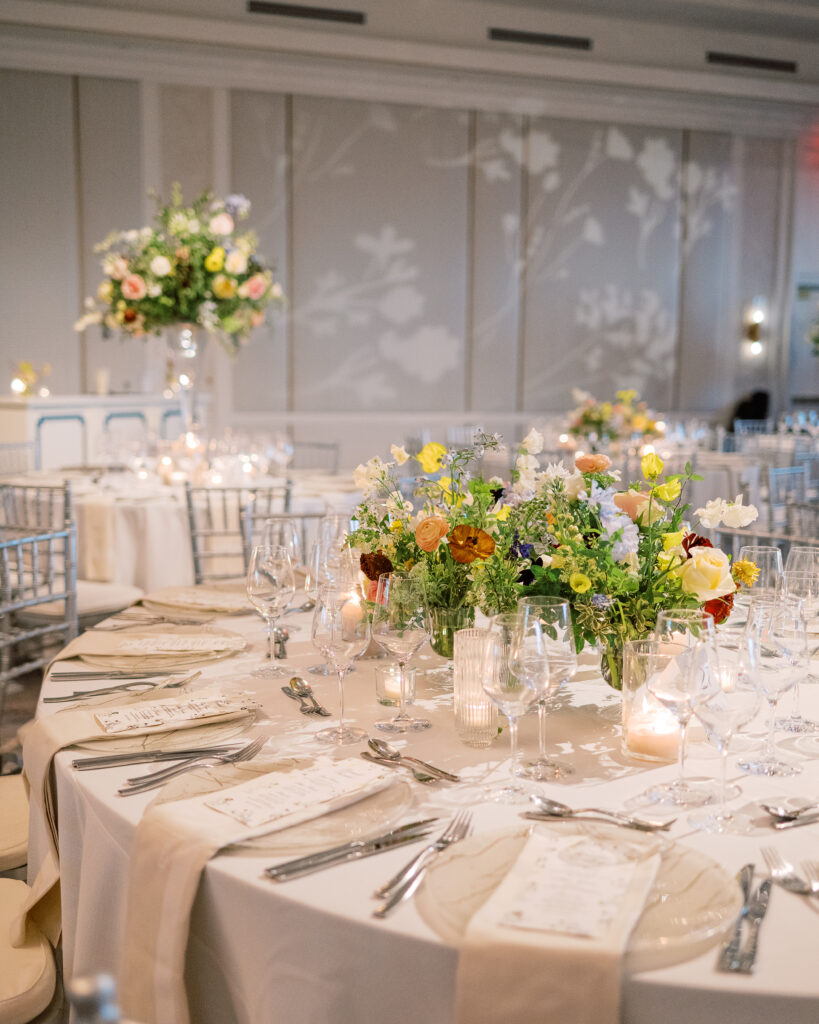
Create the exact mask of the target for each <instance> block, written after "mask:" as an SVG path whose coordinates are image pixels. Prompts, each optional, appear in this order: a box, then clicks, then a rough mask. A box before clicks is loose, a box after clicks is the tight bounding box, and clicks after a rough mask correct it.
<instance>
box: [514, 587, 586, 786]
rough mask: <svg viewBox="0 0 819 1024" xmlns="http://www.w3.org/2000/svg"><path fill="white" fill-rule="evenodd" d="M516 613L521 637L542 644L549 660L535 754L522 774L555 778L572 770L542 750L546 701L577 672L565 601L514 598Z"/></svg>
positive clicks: (540, 707)
mask: <svg viewBox="0 0 819 1024" xmlns="http://www.w3.org/2000/svg"><path fill="white" fill-rule="evenodd" d="M518 615H522V616H523V622H522V624H521V629H522V631H523V635H524V637H526V636H527V635H529V636H531V637H532V640H533V642H534V641H535V640H536V642H537V643H540V644H542V645H543V646H544V647H545V650H546V653H547V655H548V661H549V672H548V678H547V681H546V684H545V688H544V692H543V693H542V694H541V697H540V700H538V702H537V705H536V707H537V724H538V755H537V758H536V759H535V760H534V761H529V762H528V763H527V764H526V766H525V767H524V769H523V772H522V774H523V775H525V776H526V777H527V778H530V779H538V780H540V781H543V780H547V779H558V778H561V777H562V776H564V775H571V774H572V771H573V769H572V767H571V766H570V765H567V764H565V763H563V762H558V761H553V760H551V759H550V758H549V756H548V754H547V752H546V710H547V706H548V703H549V701H550V700H551V699H552V698H553V697H554V696H555V695H556V694H557V693H558V692H559V691H560V689H561V688H562V686H563V684H564V683H566V682H568V680H569V679H571V678H572V676H574V674H575V673H576V672H577V650H576V647H575V641H574V629H573V628H572V615H571V611H570V609H569V602H568V601H564V600H562V599H561V598H559V597H523V598H521V599H520V600H519V601H518ZM538 626H539V629H538V628H537V627H538Z"/></svg>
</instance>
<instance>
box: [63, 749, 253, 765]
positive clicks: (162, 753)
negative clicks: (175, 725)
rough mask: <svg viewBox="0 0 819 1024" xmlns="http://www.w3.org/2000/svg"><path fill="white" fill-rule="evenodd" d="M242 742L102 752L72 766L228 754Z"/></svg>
mask: <svg viewBox="0 0 819 1024" xmlns="http://www.w3.org/2000/svg"><path fill="white" fill-rule="evenodd" d="M241 745H242V744H241V743H239V742H237V743H227V744H221V745H219V746H214V747H186V748H184V749H181V750H136V751H134V752H133V753H130V754H100V755H99V756H98V757H83V758H75V759H74V760H73V761H72V762H71V767H72V768H76V769H77V771H88V770H89V769H92V768H120V767H124V766H125V765H129V764H149V763H150V762H152V761H184V760H186V759H187V758H189V757H200V756H201V755H202V754H227V753H230V751H231V750H236V749H237V748H238V747H240V746H241Z"/></svg>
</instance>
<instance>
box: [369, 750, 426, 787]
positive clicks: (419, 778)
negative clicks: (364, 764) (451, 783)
mask: <svg viewBox="0 0 819 1024" xmlns="http://www.w3.org/2000/svg"><path fill="white" fill-rule="evenodd" d="M361 756H362V757H363V758H364V760H365V761H372V763H373V764H380V765H383V766H384V767H386V768H406V769H407V771H409V772H411V774H412V776H413V778H414V779H415V781H416V782H426V783H429V782H440V781H441V776H440V775H433V774H432V773H431V772H425V771H423V770H422V769H420V768H415V767H413V765H411V764H400V763H399V762H398V761H394V760H392V759H391V758H389V757H378V756H377V755H376V754H374V753H373V752H372V751H371V750H362V751H361Z"/></svg>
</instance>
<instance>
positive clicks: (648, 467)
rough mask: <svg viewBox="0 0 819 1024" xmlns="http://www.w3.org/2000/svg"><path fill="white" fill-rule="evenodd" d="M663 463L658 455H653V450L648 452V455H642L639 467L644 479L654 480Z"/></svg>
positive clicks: (660, 471) (661, 469)
mask: <svg viewBox="0 0 819 1024" xmlns="http://www.w3.org/2000/svg"><path fill="white" fill-rule="evenodd" d="M664 466H665V463H664V462H663V460H662V459H661V458H660V456H659V455H655V453H654V452H649V454H648V455H644V456H643V457H642V459H640V469H641V470H642V471H643V476H644V477H645V478H646V480H656V478H657V477H658V476H659V475H660V473H662V471H663V467H664Z"/></svg>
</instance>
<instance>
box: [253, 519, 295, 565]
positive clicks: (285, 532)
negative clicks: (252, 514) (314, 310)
mask: <svg viewBox="0 0 819 1024" xmlns="http://www.w3.org/2000/svg"><path fill="white" fill-rule="evenodd" d="M260 543H262V544H275V545H276V546H277V547H282V548H287V550H288V551H289V552H290V558H291V559H292V562H293V565H294V566H297V565H303V564H304V552H303V551H302V543H301V531H300V530H299V527H298V524H297V523H296V520H295V519H292V518H291V517H290V516H288V515H273V516H268V517H267V519H265V521H264V523H263V524H262V535H261V540H260Z"/></svg>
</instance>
